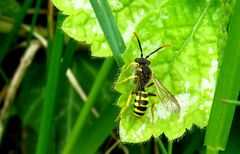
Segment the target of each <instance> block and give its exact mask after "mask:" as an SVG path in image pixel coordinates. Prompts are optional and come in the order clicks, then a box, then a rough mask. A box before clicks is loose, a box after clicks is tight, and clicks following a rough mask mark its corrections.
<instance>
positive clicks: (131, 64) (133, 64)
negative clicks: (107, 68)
mask: <svg viewBox="0 0 240 154" xmlns="http://www.w3.org/2000/svg"><path fill="white" fill-rule="evenodd" d="M138 65H139V64H138V63H136V62H132V63H130V64H128V65H127V66H126V68H123V69H122V72H124V71H126V70H128V69H129V67H131V66H135V67H137V66H138Z"/></svg>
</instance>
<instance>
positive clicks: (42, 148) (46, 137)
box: [36, 15, 64, 154]
mask: <svg viewBox="0 0 240 154" xmlns="http://www.w3.org/2000/svg"><path fill="white" fill-rule="evenodd" d="M63 19H64V17H63V16H62V15H58V20H57V26H56V27H60V26H61V25H62V21H63ZM62 49H63V33H62V31H60V30H59V29H58V28H56V34H55V37H54V41H53V47H52V50H51V52H52V53H51V56H50V58H51V59H50V60H48V61H49V69H48V75H47V84H46V95H45V99H44V104H43V111H42V115H41V123H40V131H39V136H38V141H37V149H36V154H43V153H47V149H48V145H49V143H50V142H49V141H50V137H51V130H52V125H53V115H54V106H55V100H56V94H57V87H58V85H57V84H58V76H59V71H60V64H61V55H62Z"/></svg>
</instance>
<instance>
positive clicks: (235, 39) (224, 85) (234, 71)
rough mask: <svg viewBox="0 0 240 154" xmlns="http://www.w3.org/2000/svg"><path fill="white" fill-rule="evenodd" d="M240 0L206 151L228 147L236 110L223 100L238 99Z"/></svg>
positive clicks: (215, 99)
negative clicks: (222, 101)
mask: <svg viewBox="0 0 240 154" xmlns="http://www.w3.org/2000/svg"><path fill="white" fill-rule="evenodd" d="M239 17H240V1H239V0H238V1H237V2H236V5H235V9H234V12H233V17H232V20H231V24H230V28H229V33H228V40H227V44H226V49H225V52H224V56H223V61H222V66H221V68H220V74H219V77H218V81H217V86H216V91H215V96H214V99H213V106H212V110H211V114H210V118H209V124H208V126H207V132H206V136H205V145H206V146H207V151H206V153H218V152H219V150H225V147H226V144H227V141H228V136H229V132H230V128H231V124H232V119H233V115H234V111H235V105H229V104H225V103H221V100H222V99H229V100H237V96H238V93H239V87H240V81H239V76H240V72H239V68H240V61H239V59H240V37H239V33H240V29H239V26H240V19H239Z"/></svg>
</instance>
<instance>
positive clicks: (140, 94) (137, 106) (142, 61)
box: [116, 32, 180, 121]
mask: <svg viewBox="0 0 240 154" xmlns="http://www.w3.org/2000/svg"><path fill="white" fill-rule="evenodd" d="M134 36H135V37H136V39H137V41H138V45H139V49H140V54H141V55H140V57H138V58H135V62H134V63H131V64H129V65H128V66H127V67H126V69H128V68H129V67H130V65H135V73H134V75H133V76H130V77H128V78H126V79H124V80H122V81H120V82H118V83H123V82H126V81H127V80H130V79H134V85H135V88H134V90H133V92H132V93H131V95H135V99H134V105H133V113H134V116H135V117H136V118H141V117H143V116H144V115H145V113H146V112H147V109H148V107H149V104H150V103H149V97H158V98H159V99H160V102H161V103H163V104H164V105H166V107H167V110H168V111H170V112H173V113H179V112H180V105H179V103H178V101H177V99H176V98H175V97H174V95H173V94H172V93H171V92H170V91H169V90H167V88H166V87H165V86H164V85H163V84H162V83H161V82H160V81H159V80H158V79H157V78H156V76H155V75H154V73H153V72H152V70H151V68H150V64H151V62H150V60H148V58H149V57H150V56H151V55H153V54H154V53H156V52H157V51H160V49H162V48H164V47H167V46H169V45H163V46H160V47H159V48H157V49H155V50H154V51H152V52H151V53H150V54H148V55H147V56H146V57H144V56H143V51H142V46H141V42H140V39H139V38H138V36H137V34H136V33H135V32H134ZM126 69H125V70H126ZM153 85H154V86H155V88H156V91H157V94H154V93H151V92H147V91H146V89H147V88H148V87H150V86H153ZM131 95H129V97H128V100H127V103H126V106H125V107H124V108H123V109H122V111H121V112H120V114H119V117H118V118H120V117H121V116H122V115H123V114H124V113H125V112H126V110H127V109H128V107H129V105H130V102H131ZM155 103H156V102H155ZM155 103H152V107H151V108H152V120H153V121H154V114H153V108H154V105H155ZM118 118H117V119H118ZM117 119H116V120H117Z"/></svg>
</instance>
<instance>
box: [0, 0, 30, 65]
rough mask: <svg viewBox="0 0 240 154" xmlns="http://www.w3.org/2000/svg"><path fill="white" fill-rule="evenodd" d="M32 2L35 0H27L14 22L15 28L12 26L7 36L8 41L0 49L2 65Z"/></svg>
mask: <svg viewBox="0 0 240 154" xmlns="http://www.w3.org/2000/svg"><path fill="white" fill-rule="evenodd" d="M32 2H33V1H32V0H25V1H24V4H23V6H22V7H21V10H20V12H19V14H18V15H17V16H16V18H15V22H14V24H13V28H12V30H11V32H10V33H9V35H8V36H7V38H6V41H5V43H4V44H3V46H2V48H1V49H0V51H1V54H0V65H1V64H2V61H3V59H4V57H5V55H6V54H7V52H8V49H9V47H10V45H11V43H12V41H13V40H14V38H15V35H16V33H17V31H18V29H19V28H20V26H21V23H22V21H23V19H24V17H25V15H26V12H27V10H28V8H29V7H30V6H31V4H32Z"/></svg>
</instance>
